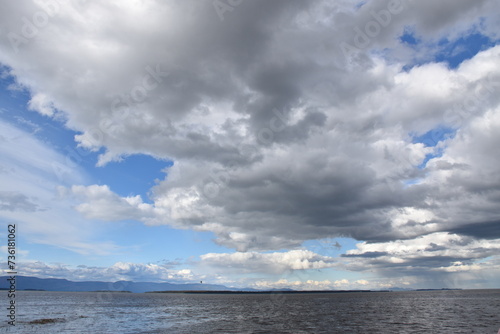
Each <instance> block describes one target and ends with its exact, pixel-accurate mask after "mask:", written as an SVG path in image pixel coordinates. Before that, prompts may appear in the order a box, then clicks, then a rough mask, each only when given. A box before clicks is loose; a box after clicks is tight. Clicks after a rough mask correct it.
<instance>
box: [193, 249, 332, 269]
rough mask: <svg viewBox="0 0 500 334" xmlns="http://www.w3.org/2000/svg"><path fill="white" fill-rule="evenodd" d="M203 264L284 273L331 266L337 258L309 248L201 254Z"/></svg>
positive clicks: (222, 267)
mask: <svg viewBox="0 0 500 334" xmlns="http://www.w3.org/2000/svg"><path fill="white" fill-rule="evenodd" d="M200 258H201V262H202V264H203V265H208V266H210V267H212V268H221V269H223V270H230V271H235V272H239V273H242V272H243V273H244V272H247V273H268V274H283V273H285V272H289V271H291V270H307V269H322V268H329V267H332V266H333V265H334V264H335V259H334V258H331V257H328V256H321V255H318V254H316V253H313V252H311V251H308V250H291V251H288V252H282V253H279V252H275V253H258V252H244V253H242V252H236V253H231V254H227V253H208V254H204V255H201V256H200Z"/></svg>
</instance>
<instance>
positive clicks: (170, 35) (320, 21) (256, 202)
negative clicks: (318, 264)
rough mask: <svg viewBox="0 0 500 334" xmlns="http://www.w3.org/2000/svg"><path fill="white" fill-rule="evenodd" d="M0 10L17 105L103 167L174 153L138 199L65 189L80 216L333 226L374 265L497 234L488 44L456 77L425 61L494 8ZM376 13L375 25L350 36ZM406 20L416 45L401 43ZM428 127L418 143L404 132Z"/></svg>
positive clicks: (485, 21) (328, 231) (496, 135)
mask: <svg viewBox="0 0 500 334" xmlns="http://www.w3.org/2000/svg"><path fill="white" fill-rule="evenodd" d="M6 6H7V7H8V8H7V9H8V10H7V9H6V10H5V11H3V12H2V14H1V15H2V31H3V32H5V33H9V32H13V33H15V34H17V36H21V37H22V38H24V40H17V42H16V41H14V42H13V38H14V37H13V36H14V35H12V34H11V35H10V36H11V38H10V39H9V38H4V39H3V40H2V41H1V42H0V62H1V63H2V64H5V65H7V66H8V67H9V70H8V71H9V74H10V75H11V76H13V77H15V78H16V80H17V82H18V84H19V85H20V86H22V87H24V88H26V89H28V90H29V91H30V93H31V96H32V98H31V102H30V108H31V109H33V110H34V111H37V112H39V113H41V114H43V115H47V116H49V117H56V118H60V119H62V120H63V121H64V122H65V124H66V126H68V127H69V128H71V129H73V130H75V131H77V132H79V133H80V134H79V135H77V136H76V138H75V139H76V141H77V142H78V143H79V145H80V146H81V147H83V148H86V149H89V150H95V151H98V150H103V153H102V154H101V155H100V159H99V162H98V164H99V165H104V164H106V163H109V162H110V161H113V160H119V159H120V158H122V157H126V156H127V155H132V154H138V153H142V154H149V155H152V156H154V157H156V158H158V159H164V160H169V161H173V162H174V165H173V167H171V168H169V169H167V170H166V172H167V176H166V178H165V179H164V180H162V181H160V182H159V184H158V185H156V186H155V187H153V188H152V189H151V198H150V200H151V202H152V203H148V202H147V201H145V200H144V199H141V198H140V197H139V196H131V197H127V198H122V197H120V196H119V195H117V194H115V193H114V192H113V191H112V190H111V189H109V187H107V186H105V185H91V186H82V185H72V186H68V187H66V188H65V189H61V194H65V195H68V196H75V197H76V198H77V199H78V201H79V204H78V205H77V206H76V210H77V211H79V212H80V213H81V214H82V215H83V216H85V217H87V218H90V219H99V220H105V221H116V220H123V219H131V218H132V219H136V220H139V221H142V222H144V223H145V224H149V225H158V224H168V225H171V226H174V227H177V228H188V229H194V230H199V231H211V232H214V233H215V235H216V236H217V239H216V242H217V243H219V244H221V245H223V246H226V247H229V248H233V249H236V250H238V251H261V250H279V249H293V248H297V247H300V246H301V244H302V243H303V242H304V241H306V240H314V239H320V238H325V237H336V236H347V237H352V238H355V239H357V240H363V241H367V242H369V243H372V244H375V245H376V246H373V249H371V248H370V247H367V246H363V247H359V248H358V250H357V251H356V252H354V253H350V254H347V255H348V256H351V257H354V256H357V257H361V256H362V255H363V254H365V255H367V254H368V255H367V257H370V258H372V259H373V258H376V259H377V261H380V262H381V263H385V264H387V265H390V264H391V263H392V262H391V261H392V260H391V259H392V257H391V256H387V252H386V251H385V250H384V245H387V244H390V243H391V242H396V241H397V242H402V243H408V244H409V245H411V244H412V243H415V242H423V243H427V242H428V240H426V239H425V238H426V236H428V235H431V236H443V237H440V238H436V240H434V239H433V240H434V241H433V244H435V245H436V247H447V248H448V249H449V251H450V252H458V253H460V254H468V253H467V252H465V253H464V249H469V248H470V247H471V244H474V242H475V241H471V240H480V241H477V242H485V243H488V241H485V240H488V239H489V240H496V239H499V238H500V227H499V226H500V210H499V206H498V203H499V201H500V176H499V175H500V173H499V171H498V166H500V163H499V162H500V161H499V160H500V158H499V157H500V151H499V150H500V149H499V146H498V143H499V142H500V131H499V130H500V105H499V103H500V100H499V99H500V95H499V94H498V91H499V88H500V67H499V66H498V64H499V60H500V47H499V46H497V47H492V48H490V49H488V50H484V51H482V52H480V53H478V54H477V55H475V56H474V57H473V58H472V59H470V60H467V61H465V62H463V63H462V64H461V65H460V66H459V67H458V68H456V69H452V68H449V67H448V66H447V65H446V64H445V63H435V62H432V59H433V56H434V55H435V54H437V53H438V52H439V51H441V50H440V49H439V43H438V42H439V41H440V40H442V39H444V38H448V39H450V40H454V39H457V38H460V37H461V36H464V35H466V34H469V33H470V31H471V29H472V30H473V31H475V32H477V33H480V34H482V35H484V36H488V37H489V38H490V39H492V40H496V39H497V38H498V35H497V34H498V33H497V32H498V31H499V30H498V28H499V27H498V22H497V21H496V20H495V18H496V17H497V13H498V12H499V10H500V9H499V8H498V6H499V5H498V3H497V2H495V1H487V0H482V1H465V0H461V1H441V2H439V3H436V2H430V1H391V2H383V1H373V2H370V3H369V4H365V5H363V6H362V7H361V8H358V9H355V8H353V7H352V5H351V4H350V2H348V1H338V2H335V4H331V3H329V2H327V1H325V2H323V1H314V2H307V3H306V2H303V1H278V0H277V1H272V2H270V1H243V2H241V3H240V4H239V5H238V6H234V7H231V8H232V10H230V11H226V12H224V13H223V15H222V20H221V16H220V15H219V14H220V12H219V13H218V12H217V9H216V8H214V5H213V2H212V1H204V2H193V1H179V2H169V3H162V2H158V1H145V2H141V3H139V2H135V1H126V2H118V1H117V2H108V3H106V4H92V3H89V2H86V1H81V2H71V3H62V2H61V3H59V2H52V6H49V7H46V8H45V9H44V7H43V6H42V5H41V2H40V3H39V2H26V3H23V4H20V3H8V4H6ZM39 12H44V13H46V17H47V20H46V21H47V22H46V23H45V24H43V25H42V24H40V25H39V27H38V28H36V32H35V31H32V35H33V36H32V37H29V36H26V34H25V32H26V31H23V29H25V28H24V25H23V24H24V23H23V22H24V21H23V20H21V19H20V18H22V17H26V18H28V20H30V19H31V20H33V19H34V18H35V16H36V13H39ZM111 13H112V15H111ZM373 13H376V14H377V15H379V16H380V15H381V14H380V13H390V14H389V15H390V18H389V19H388V20H387V22H386V23H387V24H385V23H384V22H382V21H379V25H378V27H379V31H378V32H377V33H376V34H375V33H374V31H372V32H373V33H374V36H373V37H370V38H367V40H368V43H365V44H366V45H360V43H357V42H360V40H359V37H357V36H356V32H357V30H356V29H358V28H359V29H366V27H368V25H367V24H368V23H369V22H377V20H376V16H374V14H373ZM39 16H40V15H39ZM379 16H377V17H379ZM380 22H382V23H380ZM409 28H411V29H410V30H412V31H414V32H415V36H417V37H418V38H419V39H420V40H422V41H423V42H422V43H421V46H420V47H419V48H417V49H414V48H412V47H410V46H408V45H406V44H404V43H401V41H400V39H399V37H400V36H402V35H403V34H404V33H405V31H408V29H409ZM26 29H27V28H26ZM19 41H20V42H19ZM343 43H347V44H349V45H352V46H354V47H355V50H354V51H352V49H349V52H347V53H346V49H345V47H344V49H343V48H342V47H341V46H342V45H344V46H345V45H346V44H343ZM68 45H71V52H68ZM351 51H352V52H351ZM415 64H422V65H419V66H414V67H412V68H411V69H408V70H404V68H405V69H406V67H405V66H409V65H410V67H411V65H415ZM54 77H55V78H57V80H54ZM442 129H451V130H450V131H451V133H453V135H451V136H448V137H446V136H444V135H443V133H442V131H443V130H442ZM426 133H431V135H430V136H429V137H428V138H431V141H432V142H431V143H423V142H419V141H417V140H415V138H417V137H419V136H421V135H423V134H426ZM24 195H26V194H24ZM2 196H4V197H6V196H7V197H8V196H10V197H12V196H23V194H12V193H5V194H3V195H2ZM5 203H7V204H6V205H9V203H10V202H9V201H8V200H7V201H6V202H5ZM18 203H24V202H23V201H18ZM25 206H26V208H27V207H28V206H29V203H28V202H26V203H25ZM31 208H33V207H32V206H31ZM468 238H472V239H468ZM424 239H425V240H424ZM453 240H466V241H463V242H462V243H460V242H455V243H454V242H452V241H453ZM450 242H451V243H452V244H453V245H454V246H453V247H451V246H450ZM488 247H489V246H488ZM488 247H486V248H487V249H493V248H488ZM416 249H420V248H418V247H417V248H416ZM409 252H412V250H409ZM415 252H416V251H415ZM415 254H416V255H415V256H417V257H418V256H421V257H422V258H426V257H427V255H426V254H422V253H418V252H417V253H415ZM495 254H498V250H496V249H495V250H493V251H485V252H472V253H470V254H469V255H463V256H461V257H460V259H461V260H460V261H462V260H463V261H465V262H467V261H474V260H476V259H480V258H485V257H488V256H492V255H495ZM224 256H229V258H230V257H231V256H233V255H224ZM224 256H223V258H224ZM224 259H225V258H224ZM212 260H214V261H215V259H212ZM261 260H262V259H261ZM407 260H408V259H403V261H407ZM457 261H459V260H458V259H457V256H456V255H452V256H451V255H450V258H449V261H448V260H446V261H444V262H443V263H440V266H443V267H448V266H449V267H454V266H456V263H457ZM424 267H427V268H433V267H434V265H433V264H432V263H430V262H429V263H427V264H426V265H424ZM450 270H451V269H450Z"/></svg>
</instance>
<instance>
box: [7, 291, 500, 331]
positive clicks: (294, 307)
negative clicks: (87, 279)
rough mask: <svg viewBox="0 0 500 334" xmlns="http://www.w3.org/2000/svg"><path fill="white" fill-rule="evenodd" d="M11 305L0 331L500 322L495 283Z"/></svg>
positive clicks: (54, 297) (38, 296)
mask: <svg viewBox="0 0 500 334" xmlns="http://www.w3.org/2000/svg"><path fill="white" fill-rule="evenodd" d="M4 299H5V300H6V298H4ZM16 304H17V306H18V308H17V325H16V328H15V329H14V328H10V327H11V326H9V325H8V324H7V321H3V322H2V323H1V324H0V330H2V331H4V332H5V331H6V332H13V333H14V332H15V333H454V334H455V333H493V334H495V333H497V331H498V329H499V328H500V290H464V291H418V292H371V293H339V294H323V293H321V294H270V295H261V294H258V295H251V294H241V295H240V294H235V295H216V294H209V295H204V294H130V293H106V292H76V293H74V292H27V291H26V292H24V291H23V292H19V294H18V295H17V299H16ZM43 319H54V321H48V320H43Z"/></svg>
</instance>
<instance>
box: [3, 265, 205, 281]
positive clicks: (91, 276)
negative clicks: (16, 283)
mask: <svg viewBox="0 0 500 334" xmlns="http://www.w3.org/2000/svg"><path fill="white" fill-rule="evenodd" d="M172 267H173V266H171V265H169V264H161V265H160V264H152V263H130V262H116V263H115V264H113V265H111V266H109V267H98V266H85V265H80V266H77V267H72V266H68V265H63V264H49V263H44V262H41V261H36V262H33V261H31V262H23V263H22V268H23V275H25V276H35V277H39V278H64V279H68V280H73V281H104V282H115V281H120V280H123V281H135V282H141V281H148V282H170V283H186V282H196V281H199V278H200V277H201V278H204V276H200V275H195V274H194V273H193V272H192V271H191V270H190V269H175V268H172ZM2 271H3V274H2V275H6V274H7V270H2Z"/></svg>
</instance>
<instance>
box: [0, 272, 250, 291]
mask: <svg viewBox="0 0 500 334" xmlns="http://www.w3.org/2000/svg"><path fill="white" fill-rule="evenodd" d="M7 278H9V277H8V276H1V277H0V289H2V290H5V289H8V288H9V286H10V284H9V282H8V281H7ZM16 289H17V290H46V291H130V292H147V291H187V290H202V291H214V290H218V291H240V290H241V291H254V290H253V289H235V288H229V287H227V286H224V285H216V284H198V283H197V284H174V283H152V282H132V281H117V282H100V281H84V282H73V281H68V280H66V279H59V278H37V277H28V276H16Z"/></svg>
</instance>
